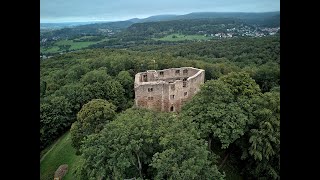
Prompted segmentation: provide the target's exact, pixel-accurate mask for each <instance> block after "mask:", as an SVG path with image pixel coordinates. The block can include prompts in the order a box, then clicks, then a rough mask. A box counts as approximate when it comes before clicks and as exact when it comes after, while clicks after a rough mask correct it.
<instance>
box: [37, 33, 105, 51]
mask: <svg viewBox="0 0 320 180" xmlns="http://www.w3.org/2000/svg"><path fill="white" fill-rule="evenodd" d="M90 37H91V36H84V37H81V38H78V40H79V39H88V38H90ZM106 40H107V38H105V39H102V40H100V41H84V42H74V41H73V40H59V41H57V42H55V43H54V44H53V45H52V46H50V47H48V48H43V47H42V48H41V47H40V52H42V53H57V52H62V51H61V50H60V48H59V46H66V45H70V48H69V50H79V49H82V48H86V47H88V46H90V45H92V44H97V43H100V42H103V41H106Z"/></svg>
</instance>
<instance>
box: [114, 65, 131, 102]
mask: <svg viewBox="0 0 320 180" xmlns="http://www.w3.org/2000/svg"><path fill="white" fill-rule="evenodd" d="M116 79H117V81H118V82H120V84H121V85H122V87H123V89H124V90H125V95H126V98H127V99H132V98H133V96H134V91H133V84H134V79H133V78H132V77H131V75H130V73H129V72H128V71H120V72H119V74H118V75H117V77H116Z"/></svg>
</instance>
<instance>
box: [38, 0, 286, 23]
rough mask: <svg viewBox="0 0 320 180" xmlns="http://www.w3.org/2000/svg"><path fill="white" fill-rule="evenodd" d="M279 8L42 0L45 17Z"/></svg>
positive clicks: (248, 0) (270, 3)
mask: <svg viewBox="0 0 320 180" xmlns="http://www.w3.org/2000/svg"><path fill="white" fill-rule="evenodd" d="M204 11H206V12H209V11H210V12H267V11H280V0H241V1H240V0H228V1H226V0H201V1H198V0H161V1H152V0H90V1H89V0H40V19H41V20H42V21H55V20H58V21H61V20H71V21H72V20H76V19H77V20H81V19H82V20H85V19H87V20H90V19H101V20H124V19H125V18H126V19H130V18H135V17H147V16H151V15H159V14H186V13H190V12H204Z"/></svg>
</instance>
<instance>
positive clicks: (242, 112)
mask: <svg viewBox="0 0 320 180" xmlns="http://www.w3.org/2000/svg"><path fill="white" fill-rule="evenodd" d="M259 91H260V90H259V87H258V85H257V84H256V83H255V82H254V80H252V78H250V77H249V75H248V74H246V73H243V72H241V73H230V74H228V75H226V76H222V77H220V78H219V79H218V80H210V81H207V82H206V83H205V84H204V85H203V86H202V87H201V91H200V92H199V93H198V94H196V96H194V98H193V99H192V100H191V101H189V102H187V103H186V105H185V106H184V107H183V110H182V114H183V115H184V116H188V117H191V118H192V120H193V121H194V122H196V123H197V124H198V127H199V130H200V132H201V133H202V137H203V138H205V139H210V138H211V137H212V136H213V138H216V139H219V140H220V142H221V143H222V148H223V149H225V148H227V147H228V146H229V144H231V143H233V142H234V141H235V140H237V139H238V138H240V137H241V136H242V135H244V133H245V131H246V127H247V125H248V124H250V123H252V118H251V115H250V114H249V113H248V112H250V101H249V98H250V97H253V96H254V95H257V94H259Z"/></svg>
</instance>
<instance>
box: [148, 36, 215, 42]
mask: <svg viewBox="0 0 320 180" xmlns="http://www.w3.org/2000/svg"><path fill="white" fill-rule="evenodd" d="M153 39H154V40H160V41H184V40H210V39H212V37H205V36H203V35H183V34H170V35H167V36H165V37H163V38H153Z"/></svg>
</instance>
